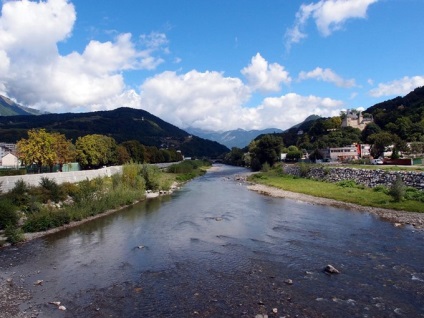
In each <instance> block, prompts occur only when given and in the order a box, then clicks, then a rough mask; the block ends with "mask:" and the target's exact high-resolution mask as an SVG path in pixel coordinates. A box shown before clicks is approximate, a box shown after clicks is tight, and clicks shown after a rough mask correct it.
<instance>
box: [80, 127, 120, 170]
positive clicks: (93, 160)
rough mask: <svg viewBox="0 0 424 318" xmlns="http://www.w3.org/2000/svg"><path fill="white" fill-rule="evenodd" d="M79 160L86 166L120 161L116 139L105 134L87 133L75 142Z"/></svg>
mask: <svg viewBox="0 0 424 318" xmlns="http://www.w3.org/2000/svg"><path fill="white" fill-rule="evenodd" d="M75 146H76V151H77V161H78V162H79V163H80V165H81V166H82V167H84V168H98V167H100V166H103V165H110V164H116V163H117V161H118V156H117V144H116V141H115V139H113V138H112V137H108V136H104V135H98V134H93V135H86V136H84V137H79V138H78V139H77V141H76V143H75Z"/></svg>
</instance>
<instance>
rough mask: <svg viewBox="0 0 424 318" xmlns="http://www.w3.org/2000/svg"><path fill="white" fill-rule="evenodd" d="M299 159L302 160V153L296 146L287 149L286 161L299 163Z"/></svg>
mask: <svg viewBox="0 0 424 318" xmlns="http://www.w3.org/2000/svg"><path fill="white" fill-rule="evenodd" d="M300 158H302V151H300V150H299V149H298V148H297V147H296V146H290V147H289V148H288V152H287V156H286V160H289V161H299V159H300Z"/></svg>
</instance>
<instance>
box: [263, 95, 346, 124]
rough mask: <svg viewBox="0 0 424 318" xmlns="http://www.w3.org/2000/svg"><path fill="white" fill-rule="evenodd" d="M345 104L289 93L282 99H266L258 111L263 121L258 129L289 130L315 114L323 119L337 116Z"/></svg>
mask: <svg viewBox="0 0 424 318" xmlns="http://www.w3.org/2000/svg"><path fill="white" fill-rule="evenodd" d="M342 107H343V102H342V101H339V100H334V99H331V98H322V97H318V96H313V95H311V96H301V95H298V94H295V93H289V94H286V95H283V96H281V97H269V98H265V99H264V101H263V102H262V104H261V105H260V106H259V107H258V108H257V109H256V113H257V117H258V118H260V119H261V122H260V123H258V127H261V128H264V127H276V128H282V129H285V128H289V127H291V126H293V125H295V124H298V123H300V122H302V121H303V120H305V119H306V117H308V116H309V115H312V114H315V115H319V116H323V117H330V116H336V115H338V114H339V113H340V109H341V108H342Z"/></svg>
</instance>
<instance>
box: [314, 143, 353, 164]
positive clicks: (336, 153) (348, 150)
mask: <svg viewBox="0 0 424 318" xmlns="http://www.w3.org/2000/svg"><path fill="white" fill-rule="evenodd" d="M321 154H322V156H323V157H324V159H330V160H331V161H349V160H357V159H358V158H359V152H358V147H357V145H351V146H346V147H337V148H326V149H323V150H321Z"/></svg>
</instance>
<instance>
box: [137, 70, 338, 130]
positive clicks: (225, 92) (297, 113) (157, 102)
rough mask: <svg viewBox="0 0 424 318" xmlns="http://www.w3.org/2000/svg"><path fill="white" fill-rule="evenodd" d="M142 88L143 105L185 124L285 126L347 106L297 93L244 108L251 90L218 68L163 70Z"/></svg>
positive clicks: (219, 127)
mask: <svg viewBox="0 0 424 318" xmlns="http://www.w3.org/2000/svg"><path fill="white" fill-rule="evenodd" d="M141 90H142V92H141V95H140V96H139V97H140V99H141V107H142V108H143V109H145V110H147V111H149V112H151V113H153V114H155V115H156V116H159V117H160V118H162V119H164V120H166V121H168V122H170V123H172V124H174V125H176V126H178V127H182V128H186V127H196V128H202V129H208V130H229V129H235V128H244V129H262V128H269V127H276V128H281V129H285V128H288V127H290V126H292V125H294V124H297V123H299V122H301V121H303V120H304V119H305V118H306V117H307V116H309V115H311V114H318V115H321V116H335V115H338V114H339V112H340V108H341V107H343V102H341V101H338V100H334V99H330V98H321V97H317V96H301V95H298V94H294V93H290V94H287V95H283V96H281V97H272V98H271V97H270V98H265V99H264V100H263V102H262V103H261V104H260V105H258V106H256V107H245V106H244V104H245V102H246V99H247V98H248V96H247V95H248V92H249V88H248V87H246V86H245V85H243V83H242V82H241V81H240V80H239V79H237V78H229V77H224V76H223V75H222V74H221V73H217V72H204V73H200V72H198V71H190V72H188V73H185V74H181V75H178V74H176V73H175V72H164V73H162V74H159V75H156V76H155V77H152V78H150V79H147V80H146V82H145V83H144V84H143V85H142V87H141ZM136 98H138V97H136Z"/></svg>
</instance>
